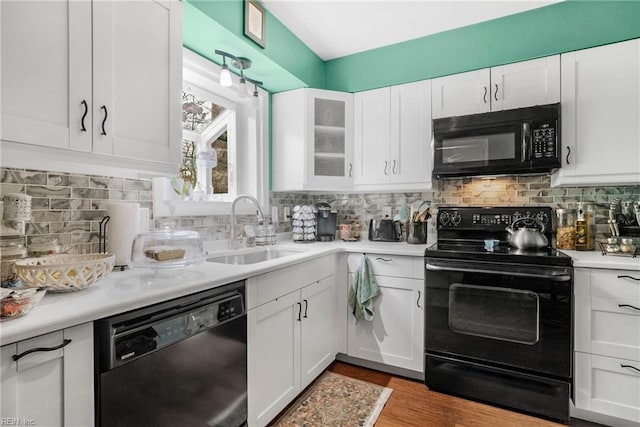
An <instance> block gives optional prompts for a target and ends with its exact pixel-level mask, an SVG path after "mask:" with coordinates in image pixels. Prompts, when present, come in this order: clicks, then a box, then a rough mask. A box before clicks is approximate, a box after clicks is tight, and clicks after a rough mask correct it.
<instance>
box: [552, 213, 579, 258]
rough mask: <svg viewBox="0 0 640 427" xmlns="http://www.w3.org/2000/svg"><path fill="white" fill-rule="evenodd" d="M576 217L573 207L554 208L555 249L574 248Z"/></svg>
mask: <svg viewBox="0 0 640 427" xmlns="http://www.w3.org/2000/svg"><path fill="white" fill-rule="evenodd" d="M577 217H578V213H577V211H576V210H575V209H556V249H567V250H574V249H575V248H576V219H577Z"/></svg>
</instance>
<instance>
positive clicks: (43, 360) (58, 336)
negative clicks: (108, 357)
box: [0, 323, 94, 427]
mask: <svg viewBox="0 0 640 427" xmlns="http://www.w3.org/2000/svg"><path fill="white" fill-rule="evenodd" d="M67 342H68V344H66V345H64V346H62V345H63V344H65V343H67ZM57 347H60V348H57ZM56 348H57V349H56ZM14 356H15V357H14ZM20 356H21V357H20ZM15 358H17V359H18V360H14V359H15ZM0 363H1V371H0V387H1V390H0V391H1V393H0V394H1V395H2V406H1V408H2V411H1V414H2V422H3V424H12V425H42V426H81V427H87V426H92V425H93V424H94V403H93V402H94V392H93V325H92V324H91V323H85V324H82V325H78V326H74V327H72V328H67V329H63V330H60V331H56V332H51V333H48V334H46V335H41V336H38V337H34V338H30V339H28V340H24V341H19V342H17V343H14V344H8V345H5V346H3V347H1V348H0Z"/></svg>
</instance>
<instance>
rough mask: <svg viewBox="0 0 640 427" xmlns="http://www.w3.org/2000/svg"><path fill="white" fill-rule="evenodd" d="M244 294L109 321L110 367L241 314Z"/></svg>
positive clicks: (228, 320) (232, 294)
mask: <svg viewBox="0 0 640 427" xmlns="http://www.w3.org/2000/svg"><path fill="white" fill-rule="evenodd" d="M244 314H245V310H244V297H243V294H240V293H229V294H226V295H224V296H221V297H220V298H216V299H211V300H208V301H206V300H205V301H201V302H200V303H199V304H187V305H185V306H177V307H176V306H174V307H171V308H169V309H166V310H164V311H162V312H159V313H154V314H152V315H151V316H149V315H144V316H141V317H140V318H138V319H132V320H128V321H125V322H122V323H116V324H113V325H112V329H111V330H112V335H111V351H110V353H111V355H112V356H111V363H110V366H111V368H114V367H117V366H119V365H122V364H124V363H128V362H129V361H132V360H134V359H137V358H139V357H141V356H143V355H145V354H147V353H151V352H154V351H156V350H159V349H161V348H163V347H167V346H169V345H171V344H173V343H176V342H179V341H182V340H183V339H186V338H189V337H191V336H193V335H196V334H199V333H200V332H203V331H205V330H207V329H211V328H214V327H216V326H218V325H221V324H223V323H227V322H230V321H233V320H234V319H236V318H238V317H240V316H243V315H244Z"/></svg>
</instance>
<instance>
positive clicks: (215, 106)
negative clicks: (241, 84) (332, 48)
mask: <svg viewBox="0 0 640 427" xmlns="http://www.w3.org/2000/svg"><path fill="white" fill-rule="evenodd" d="M216 98H217V97H216V96H215V95H214V94H212V93H209V92H206V91H203V90H200V89H194V88H192V87H191V86H190V85H189V82H187V81H185V82H184V85H183V92H182V165H181V167H180V177H181V178H182V179H183V181H184V182H185V183H188V184H189V185H190V186H191V188H192V189H193V194H194V199H195V200H224V199H225V198H226V197H228V196H235V195H236V194H237V193H236V188H235V179H232V178H231V177H230V168H229V163H230V162H231V163H234V160H235V159H234V158H235V150H234V147H235V145H236V137H235V132H234V130H233V127H234V123H235V121H236V114H235V111H234V110H233V106H232V105H231V104H230V103H227V102H224V101H217V102H216ZM222 104H226V105H222Z"/></svg>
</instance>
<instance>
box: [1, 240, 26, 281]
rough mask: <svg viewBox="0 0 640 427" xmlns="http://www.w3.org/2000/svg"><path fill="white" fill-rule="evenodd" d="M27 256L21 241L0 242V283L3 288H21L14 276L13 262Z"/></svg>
mask: <svg viewBox="0 0 640 427" xmlns="http://www.w3.org/2000/svg"><path fill="white" fill-rule="evenodd" d="M26 256H27V248H25V247H24V245H23V244H22V242H21V241H16V240H4V241H0V269H1V275H2V277H1V282H0V285H1V286H2V287H3V288H15V287H21V286H22V282H21V281H20V279H19V278H18V277H17V275H16V271H15V262H16V261H17V260H19V259H21V258H25V257H26Z"/></svg>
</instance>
